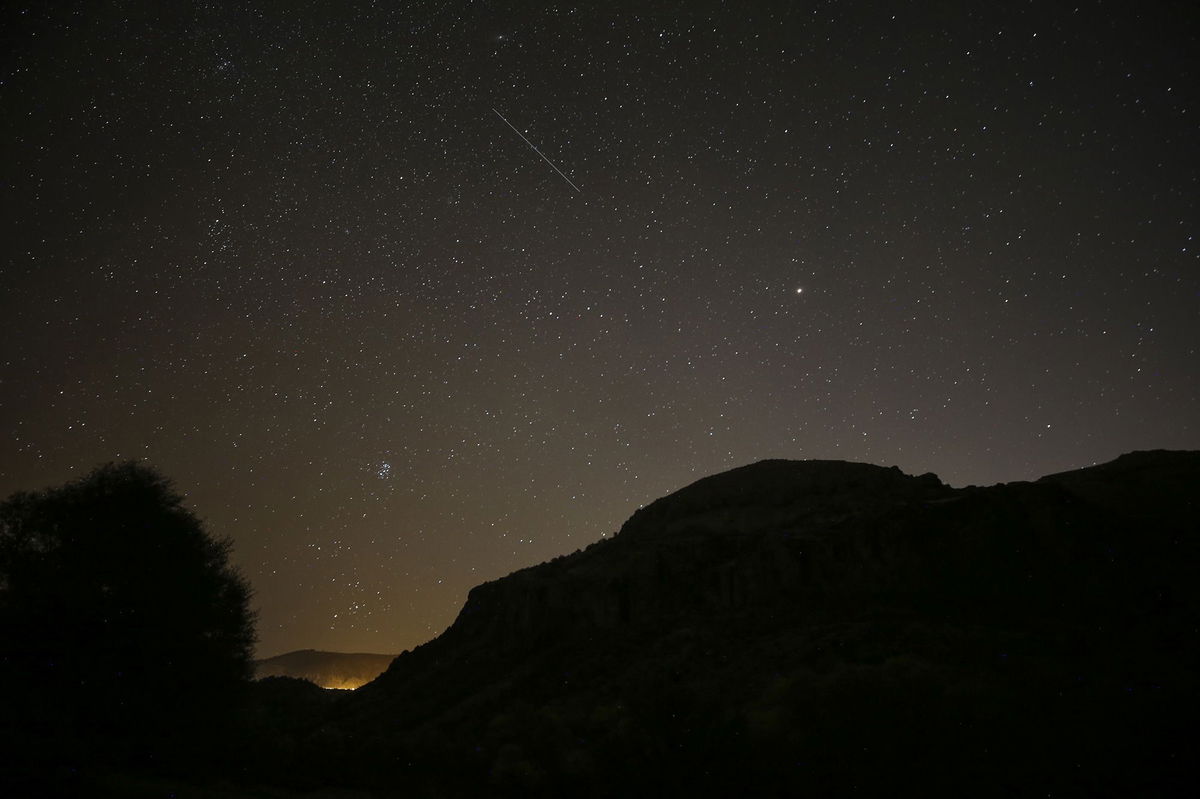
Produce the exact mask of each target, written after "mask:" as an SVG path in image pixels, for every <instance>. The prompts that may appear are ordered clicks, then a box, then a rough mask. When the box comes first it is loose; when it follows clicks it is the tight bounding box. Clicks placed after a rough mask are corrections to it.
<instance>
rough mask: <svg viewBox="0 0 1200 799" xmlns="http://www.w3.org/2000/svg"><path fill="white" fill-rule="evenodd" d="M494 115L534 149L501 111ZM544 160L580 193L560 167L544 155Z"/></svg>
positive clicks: (535, 150) (495, 111)
mask: <svg viewBox="0 0 1200 799" xmlns="http://www.w3.org/2000/svg"><path fill="white" fill-rule="evenodd" d="M492 113H494V114H495V115H496V116H498V117H500V119H501V120H503V122H504V124H505V125H508V126H509V127H510V128H512V131H513V133H515V134H517V135H518V136H520V137H521V140H522V141H524V142H525V143H526V144H528V145H529V146H530V147H533V142H531V141H530V140H529V139H526V138H525V134H524V133H522V132H521V131H519V130H517V129H516V128H513V125H512V123H511V122H509V121H508V120H507V119H504V115H503V114H501V113H500V112H499V111H497V110H496V109H494V108H493V109H492ZM533 151H534V152H535V153H537V154H538V155H542V151H541V150H539V149H538V148H536V147H533ZM542 160H543V161H545V162H546V163H547V164H549V165H550V168H551V169H553V170H554V171H555V172H557V173H558V174H559V175H562V179H563V180H565V181H566V182H567V183H570V184H571V188H573V189H574V190H575V191H580V188H579V187H578V186H576V185H575V183H574V182H573V181H572V180H571V179H570V178H569V177H567V176H566V175H563V171H562V170H561V169H559V168H558V167H556V166H555V165H554V162H553V161H551V160H550V159H549V158H547V157H546V156H544V155H542Z"/></svg>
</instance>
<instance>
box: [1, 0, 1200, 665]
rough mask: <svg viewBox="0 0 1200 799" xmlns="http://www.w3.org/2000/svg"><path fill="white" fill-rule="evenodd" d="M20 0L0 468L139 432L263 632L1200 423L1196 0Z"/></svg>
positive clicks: (343, 620)
mask: <svg viewBox="0 0 1200 799" xmlns="http://www.w3.org/2000/svg"><path fill="white" fill-rule="evenodd" d="M2 13H3V15H4V16H3V18H2V20H0V37H2V39H3V47H2V48H0V64H2V67H3V69H2V72H0V110H2V113H0V130H2V134H0V147H2V148H3V149H2V151H0V192H2V202H3V213H2V215H0V217H2V218H0V239H2V240H3V242H4V244H3V249H2V251H0V252H2V253H3V260H2V261H0V264H2V266H0V269H2V271H3V274H2V278H0V495H3V496H7V495H8V494H9V493H11V492H12V491H15V490H18V489H36V488H41V487H45V486H48V485H55V484H61V483H63V482H65V481H67V480H69V479H72V478H74V477H78V476H80V475H82V474H84V473H86V471H88V470H89V469H90V468H92V467H93V466H95V465H97V464H99V463H103V462H106V461H111V460H122V459H128V458H142V459H146V460H147V461H149V462H150V463H151V464H152V465H154V466H156V467H158V468H160V469H161V470H162V471H163V472H164V473H166V474H167V475H169V476H170V477H172V478H173V479H174V480H175V482H176V485H177V487H178V488H179V490H181V491H182V492H183V493H185V494H186V495H187V497H188V499H189V503H190V504H191V506H192V507H193V508H194V509H195V510H196V511H197V513H198V514H199V515H200V516H201V517H202V518H203V519H204V520H205V522H206V525H207V528H208V529H209V531H210V532H212V533H213V534H215V535H221V536H229V537H231V538H232V539H233V541H234V545H235V553H234V558H235V562H236V563H237V564H238V566H239V567H240V569H241V570H242V571H243V572H244V574H245V576H246V577H247V578H248V579H249V580H250V582H251V583H252V584H253V586H254V588H255V590H256V598H255V606H256V608H257V609H258V612H259V624H258V632H259V637H260V642H259V647H258V652H259V654H260V656H268V655H273V654H277V653H279V652H283V651H287V650H290V649H298V648H306V647H312V648H319V649H332V650H346V651H377V652H399V651H401V650H403V649H407V648H411V647H413V646H415V645H417V644H420V643H422V642H424V641H426V640H428V639H430V638H431V637H433V636H434V635H436V634H437V633H439V632H440V631H441V630H442V629H444V628H445V627H446V626H447V625H448V624H449V623H450V622H451V621H452V620H453V619H454V616H455V615H456V613H457V612H458V610H459V608H460V607H461V605H462V602H463V601H464V599H465V597H466V593H467V591H468V590H469V589H470V588H471V587H472V586H473V585H476V584H478V583H480V582H483V581H485V580H490V579H494V578H497V577H500V576H502V575H504V574H507V573H509V572H511V571H514V570H516V569H518V568H521V567H524V566H527V565H531V564H534V563H537V562H540V561H542V560H545V559H548V558H551V557H554V556H557V555H560V554H565V553H569V552H572V551H574V550H575V549H578V548H581V547H584V546H586V545H588V544H590V543H592V542H593V541H596V540H598V539H599V538H601V537H602V536H604V535H610V534H611V533H612V532H613V531H615V530H616V529H618V528H619V526H620V524H621V523H622V521H624V519H626V518H627V517H628V516H629V515H630V514H631V513H632V512H633V510H634V509H635V508H636V507H637V506H639V505H641V504H645V503H647V502H650V501H652V500H654V499H655V498H657V497H659V496H662V495H664V494H666V493H669V492H670V491H672V490H674V489H676V488H679V487H681V486H682V485H684V484H686V483H688V482H691V481H692V480H695V479H697V478H699V477H701V476H704V475H707V474H712V473H715V472H718V471H722V470H724V469H727V468H731V467H734V466H738V465H742V464H745V463H749V462H752V461H756V460H760V459H763V458H832V459H846V460H855V461H865V462H870V463H877V464H881V465H892V464H895V465H898V466H900V467H901V468H902V469H904V470H906V471H909V472H912V473H922V472H926V471H933V472H935V473H937V474H938V475H939V476H940V477H941V478H942V479H943V480H944V481H946V482H948V483H950V484H952V485H966V484H971V483H974V484H990V483H994V482H997V481H1007V480H1015V479H1027V478H1032V477H1036V476H1039V475H1041V474H1045V473H1049V472H1053V471H1061V470H1064V469H1069V468H1075V467H1079V466H1084V465H1088V464H1090V463H1094V462H1098V461H1104V460H1108V459H1111V458H1113V457H1115V456H1117V455H1118V454H1120V453H1122V452H1125V451H1129V450H1132V449H1148V448H1157V447H1166V448H1200V401H1198V397H1200V359H1198V357H1197V347H1198V346H1200V263H1198V261H1197V253H1198V252H1200V249H1198V247H1200V243H1197V242H1196V241H1195V240H1194V238H1195V236H1196V234H1197V227H1198V225H1197V222H1198V220H1197V189H1198V183H1197V181H1198V178H1200V169H1198V167H1200V163H1198V161H1200V156H1198V153H1200V146H1198V144H1200V137H1198V136H1197V132H1198V131H1197V123H1198V122H1200V108H1198V107H1197V102H1196V101H1197V87H1198V86H1200V80H1198V76H1197V74H1196V72H1197V69H1196V65H1197V62H1196V60H1195V53H1196V52H1200V41H1198V36H1197V32H1198V30H1200V26H1198V25H1197V12H1196V11H1195V10H1194V8H1193V5H1192V4H1191V3H1183V2H1180V3H1154V2H1127V3H1121V2H1105V3H1098V2H1078V3H1050V2H1046V3H1040V2H1039V3H1028V2H1013V3H990V4H981V3H961V2H939V3H916V4H908V3H882V2H881V3H869V2H855V3H846V2H796V3H729V4H717V3H654V2H644V3H622V2H605V3H588V4H580V5H570V4H563V5H543V4H533V3H522V2H513V3H483V2H410V3H400V2H395V3H392V2H382V0H381V1H380V2H375V3H356V2H344V3H343V2H338V3H327V4H326V3H312V2H279V3H255V2H216V3H67V2H63V3H30V4H28V5H27V6H26V7H22V6H20V5H15V4H7V5H6V10H5V11H4V12H2Z"/></svg>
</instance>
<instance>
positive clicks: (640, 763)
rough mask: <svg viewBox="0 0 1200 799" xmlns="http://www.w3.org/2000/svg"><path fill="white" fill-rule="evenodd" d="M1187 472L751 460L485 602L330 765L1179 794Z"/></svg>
mask: <svg viewBox="0 0 1200 799" xmlns="http://www.w3.org/2000/svg"><path fill="white" fill-rule="evenodd" d="M1197 487H1200V453H1194V452H1150V453H1134V454H1131V455H1127V456H1123V457H1122V458H1119V459H1117V460H1116V461H1114V462H1112V463H1110V464H1105V465H1102V466H1098V467H1093V468H1090V469H1082V470H1078V471H1073V472H1067V473H1064V474H1058V475H1051V476H1048V477H1045V478H1042V479H1041V480H1038V481H1035V482H1027V483H1011V484H1005V485H997V486H992V487H986V488H980V487H968V488H963V489H954V488H950V487H948V486H946V485H944V484H942V483H941V482H940V481H939V480H938V479H937V478H936V477H935V476H933V475H923V476H920V477H913V476H909V475H905V474H903V473H901V472H900V471H899V470H898V469H895V468H892V469H886V468H881V467H875V466H869V465H864V464H851V463H843V462H829V461H804V462H793V461H764V462H761V463H757V464H753V465H750V466H747V467H743V468H741V469H735V470H732V471H730V472H727V473H724V474H721V475H716V476H713V477H709V478H705V479H704V480H700V481H698V482H696V483H694V484H692V485H690V486H687V487H686V488H683V489H682V490H680V491H678V492H676V493H674V494H671V495H670V496H667V497H664V498H663V499H660V500H658V501H656V502H654V503H651V504H650V505H649V506H647V507H645V508H643V509H641V510H639V511H638V512H636V513H635V514H634V515H633V516H632V517H631V518H630V519H629V521H628V522H626V524H625V525H624V526H623V527H622V529H621V531H620V532H619V533H618V534H617V535H616V536H614V537H613V538H611V539H608V540H605V541H601V542H598V543H596V544H593V545H592V546H590V547H588V548H587V549H586V550H583V551H579V552H576V553H574V554H572V555H569V556H565V557H562V558H558V559H556V560H554V561H551V562H549V563H544V564H541V565H539V566H534V567H531V568H528V569H524V570H522V571H519V572H516V573H514V574H512V575H509V576H508V577H505V578H503V579H500V580H496V581H493V582H491V583H486V584H484V585H481V586H478V587H477V588H475V589H474V590H472V591H471V593H470V595H469V597H468V599H467V602H466V604H465V606H464V607H463V609H462V611H461V613H460V614H459V617H458V618H457V620H456V621H455V623H454V624H453V625H452V626H451V627H450V628H449V629H448V630H447V631H446V632H445V633H444V634H443V635H441V636H440V637H439V638H437V639H435V640H434V641H431V642H430V643H428V644H426V645H424V646H422V647H418V648H417V649H416V650H414V651H412V652H406V653H404V654H402V655H401V656H399V657H398V658H396V659H395V660H394V661H393V662H392V663H391V665H390V667H389V668H388V669H387V671H385V672H384V673H383V674H382V675H380V677H379V678H378V679H376V680H375V681H374V682H372V683H370V684H369V685H366V686H364V687H363V688H361V689H360V690H358V691H356V692H355V693H354V694H352V695H348V696H347V697H345V699H344V701H341V702H338V703H337V704H336V705H335V706H334V707H333V708H332V709H331V710H330V712H329V713H327V714H325V715H324V716H322V717H321V720H320V721H319V722H317V723H314V724H313V725H312V726H311V728H310V729H309V730H308V732H307V734H306V737H305V739H304V740H305V742H306V743H305V745H306V746H308V747H312V748H313V750H314V751H320V752H321V753H322V754H323V755H324V756H325V757H326V758H328V759H329V760H330V761H332V762H334V763H338V762H342V761H343V759H344V760H345V762H353V763H354V764H355V767H354V770H353V771H352V772H340V771H338V768H337V767H336V766H327V768H329V769H330V770H329V771H327V772H325V773H323V774H320V775H318V774H313V775H312V779H313V780H314V781H315V782H320V781H322V780H324V781H329V780H335V781H339V782H341V783H343V784H357V785H360V786H364V787H370V788H375V789H387V790H391V789H396V790H418V791H420V790H425V791H435V792H437V793H439V794H444V795H471V794H473V793H477V792H478V791H479V790H487V791H490V792H493V793H498V794H505V793H512V794H513V795H518V794H520V795H530V794H545V795H560V794H563V793H564V792H565V793H570V794H574V795H580V794H587V795H612V794H613V793H614V792H620V793H623V794H624V795H661V794H663V793H677V792H680V791H685V792H690V793H693V794H701V795H728V794H729V793H730V792H734V791H740V792H747V791H748V792H750V793H752V794H754V795H794V794H797V793H800V792H813V793H814V795H848V794H874V793H885V792H888V791H890V790H894V789H895V787H896V786H904V788H905V790H909V791H920V792H921V793H922V794H925V795H930V794H932V795H962V794H963V792H964V791H967V790H968V789H969V790H970V793H972V795H983V796H1007V795H1013V794H1025V793H1029V792H1031V791H1033V790H1036V791H1039V792H1042V793H1051V794H1054V795H1113V796H1118V795H1134V794H1142V795H1146V794H1147V793H1151V794H1155V795H1173V794H1174V793H1176V792H1178V791H1179V790H1180V787H1179V786H1180V785H1182V784H1184V783H1185V782H1186V781H1187V780H1190V779H1192V778H1193V777H1194V776H1195V774H1194V771H1195V766H1194V764H1195V763H1196V762H1198V761H1197V758H1198V757H1200V750H1198V749H1197V746H1196V744H1195V743H1194V740H1195V736H1193V735H1191V734H1190V732H1189V730H1190V729H1191V723H1192V722H1191V719H1192V718H1194V715H1195V713H1196V712H1197V711H1198V710H1200V689H1198V685H1200V681H1198V680H1197V676H1198V675H1200V647H1198V644H1197V630H1198V629H1200V613H1198V612H1197V611H1198V609H1200V604H1198V601H1197V599H1198V597H1197V589H1196V579H1195V575H1196V573H1197V565H1200V560H1198V558H1197V541H1198V537H1197V532H1198V525H1197V520H1198V519H1200V516H1198V514H1197V501H1198V500H1197V497H1198V496H1200V491H1197V490H1196V489H1197Z"/></svg>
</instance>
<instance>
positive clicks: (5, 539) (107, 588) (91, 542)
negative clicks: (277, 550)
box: [0, 462, 254, 763]
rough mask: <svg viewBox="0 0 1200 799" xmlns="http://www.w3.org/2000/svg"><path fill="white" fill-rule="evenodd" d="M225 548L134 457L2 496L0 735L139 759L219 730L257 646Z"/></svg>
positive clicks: (162, 756) (173, 751)
mask: <svg viewBox="0 0 1200 799" xmlns="http://www.w3.org/2000/svg"><path fill="white" fill-rule="evenodd" d="M229 550H230V544H229V542H228V541H226V540H217V539H214V538H212V537H210V536H209V535H208V534H207V533H206V532H205V530H204V527H203V525H202V524H201V522H200V520H199V519H198V518H197V517H196V516H195V515H194V514H193V513H192V512H191V511H190V510H188V509H187V508H186V507H184V505H183V501H182V497H180V495H179V494H177V493H175V491H174V490H173V488H172V485H171V482H170V481H169V480H168V479H166V478H165V477H163V476H162V475H161V474H159V473H158V472H157V471H155V470H154V469H152V468H150V467H149V466H146V465H144V464H141V463H138V462H127V463H121V464H116V465H114V464H108V465H106V466H101V467H99V468H97V469H95V470H94V471H93V472H92V473H91V474H89V475H87V476H86V477H84V478H83V479H81V480H78V481H76V482H72V483H69V484H67V485H65V486H62V487H60V488H52V489H47V490H44V491H39V492H32V493H29V492H20V493H17V494H14V495H13V496H11V497H9V498H8V499H7V500H5V501H4V502H3V503H2V504H0V698H3V705H4V707H5V708H6V712H5V713H4V714H0V715H3V716H4V720H3V721H0V731H3V733H4V737H6V738H10V739H12V740H17V741H25V742H26V745H27V746H28V748H29V749H31V750H32V749H34V748H35V746H36V744H33V743H30V742H31V741H38V740H40V741H43V742H44V743H49V747H48V748H49V749H51V750H55V751H57V752H58V753H59V754H60V755H62V756H64V757H67V758H70V757H71V756H72V753H75V755H76V756H79V757H86V758H92V759H96V758H101V759H105V760H116V761H123V762H129V761H136V762H139V763H146V762H150V763H154V762H157V763H162V762H164V761H165V762H169V761H171V760H172V758H173V757H174V756H176V755H179V756H180V757H182V753H184V752H185V751H188V750H190V751H191V752H192V754H193V755H195V754H198V753H199V752H198V750H197V748H196V747H197V744H198V742H205V741H209V742H211V741H212V739H213V738H214V737H219V735H220V733H221V731H222V730H224V729H225V728H226V725H227V723H228V722H229V720H230V719H231V717H232V714H231V709H232V704H231V703H232V702H234V701H235V700H236V697H237V692H238V689H239V688H240V686H241V685H243V684H244V683H245V682H246V680H247V679H248V677H249V675H250V670H251V647H252V644H253V642H254V630H253V616H252V614H251V612H250V610H249V608H248V601H249V598H250V588H249V586H248V584H247V583H246V582H245V580H243V579H242V578H241V576H240V575H239V574H238V573H237V572H236V571H235V570H234V569H233V567H232V566H231V565H230V564H229V560H228V555H229ZM41 748H42V749H45V748H47V747H44V746H43V747H41Z"/></svg>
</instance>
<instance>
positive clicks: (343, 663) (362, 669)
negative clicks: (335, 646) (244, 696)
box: [254, 649, 396, 689]
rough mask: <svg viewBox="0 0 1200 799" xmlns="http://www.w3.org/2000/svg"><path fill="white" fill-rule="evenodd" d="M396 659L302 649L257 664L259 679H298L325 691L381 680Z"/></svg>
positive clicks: (393, 656) (256, 670) (256, 669)
mask: <svg viewBox="0 0 1200 799" xmlns="http://www.w3.org/2000/svg"><path fill="white" fill-rule="evenodd" d="M395 657H396V656H395V655H379V654H373V653H369V652H321V651H318V650H315V649H299V650H297V651H295V652H287V653H285V654H282V655H276V656H275V657H272V658H266V659H264V660H256V661H255V662H254V677H255V679H259V680H261V679H263V678H264V677H295V678H297V679H301V680H308V681H309V682H311V683H315V684H316V685H319V686H320V687H322V688H338V689H354V688H358V687H359V686H360V685H363V684H365V683H368V682H370V681H371V680H373V679H375V678H376V677H378V676H379V675H380V674H381V673H382V672H383V671H384V669H386V668H387V667H388V664H389V663H391V662H392V659H393V658H395Z"/></svg>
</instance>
